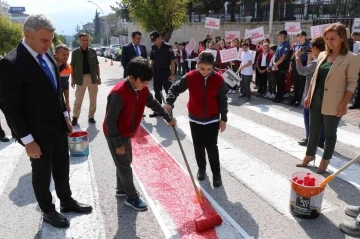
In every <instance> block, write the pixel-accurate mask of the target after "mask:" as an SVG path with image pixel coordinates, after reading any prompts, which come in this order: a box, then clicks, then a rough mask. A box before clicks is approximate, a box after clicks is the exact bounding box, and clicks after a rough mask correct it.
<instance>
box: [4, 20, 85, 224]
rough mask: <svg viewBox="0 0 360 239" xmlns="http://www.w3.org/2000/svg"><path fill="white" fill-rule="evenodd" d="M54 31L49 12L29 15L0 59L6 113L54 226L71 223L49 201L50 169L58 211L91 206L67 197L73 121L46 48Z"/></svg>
mask: <svg viewBox="0 0 360 239" xmlns="http://www.w3.org/2000/svg"><path fill="white" fill-rule="evenodd" d="M54 31H55V27H54V24H53V23H52V21H51V20H50V19H49V18H48V17H47V16H45V15H43V14H37V15H30V16H29V17H28V18H27V19H26V21H25V23H24V36H25V37H24V39H23V40H22V41H21V42H20V43H19V45H18V46H17V47H16V48H15V49H13V50H12V51H11V52H10V53H9V54H8V55H7V56H5V57H4V58H3V59H2V60H0V81H1V83H2V86H3V91H2V95H3V100H4V105H5V114H6V115H7V117H8V118H9V120H10V125H11V127H12V128H13V130H14V133H15V134H16V138H17V140H19V142H20V143H21V144H23V145H24V146H25V149H26V153H27V155H28V156H29V157H30V161H31V167H32V184H33V189H34V193H35V196H36V199H37V201H38V203H39V206H40V208H41V210H42V212H43V220H44V222H47V223H49V224H51V225H53V226H54V227H68V226H69V225H70V222H69V221H68V220H67V219H66V218H65V217H64V216H62V215H61V214H60V213H58V212H57V211H56V210H55V205H54V204H53V203H52V196H51V193H50V190H49V187H50V179H51V174H52V175H53V179H54V182H55V189H56V194H57V196H58V198H59V199H60V211H61V212H77V213H89V212H91V211H92V207H91V206H89V205H85V204H81V203H78V202H77V201H75V200H74V199H73V198H72V197H71V190H70V184H69V167H70V166H69V152H68V141H67V136H68V132H69V133H71V132H72V126H71V122H70V120H69V114H68V112H67V111H66V107H65V103H64V97H63V95H62V92H61V90H60V89H61V87H60V83H59V79H60V75H59V69H58V67H57V65H56V61H55V59H54V56H53V55H52V53H51V51H50V50H49V48H50V47H51V43H52V39H53V37H54Z"/></svg>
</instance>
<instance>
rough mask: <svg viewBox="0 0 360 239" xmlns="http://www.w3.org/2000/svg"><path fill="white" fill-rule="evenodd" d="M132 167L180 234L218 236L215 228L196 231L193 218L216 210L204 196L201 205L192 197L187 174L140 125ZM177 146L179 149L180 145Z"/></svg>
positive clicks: (192, 191) (134, 141) (186, 236)
mask: <svg viewBox="0 0 360 239" xmlns="http://www.w3.org/2000/svg"><path fill="white" fill-rule="evenodd" d="M132 146H133V147H132V148H133V168H134V170H135V172H136V174H137V176H138V180H140V181H141V183H142V184H143V185H144V186H145V188H146V192H147V193H148V195H149V196H150V197H151V198H152V200H153V201H154V202H155V204H160V207H161V209H163V210H165V211H166V213H167V214H168V215H169V216H170V218H171V220H172V222H173V223H174V224H175V226H176V228H177V231H178V233H179V234H180V236H181V237H182V238H203V239H216V238H218V236H217V233H216V231H215V229H210V230H207V231H204V232H201V233H198V232H196V230H195V222H194V220H195V219H196V218H198V217H200V216H201V215H202V214H204V215H203V216H202V217H201V218H199V219H201V220H203V219H204V218H211V217H212V216H214V215H216V214H217V212H216V211H215V210H214V208H213V207H212V206H211V204H210V203H209V201H208V200H206V198H205V197H204V196H203V199H204V203H203V205H200V204H199V202H198V201H197V200H195V198H196V196H195V192H194V188H193V186H192V184H191V180H190V177H189V176H188V175H187V174H186V173H185V172H184V171H183V169H181V168H180V166H179V165H178V164H177V163H176V162H175V161H174V159H173V158H172V157H171V156H170V155H169V154H168V153H167V152H166V151H165V150H164V149H163V148H162V147H161V146H160V145H159V144H158V143H157V142H156V141H155V140H154V139H153V138H152V137H151V136H150V135H149V134H148V133H147V132H146V131H145V130H144V129H143V128H142V127H140V128H139V131H138V133H137V135H136V136H135V137H134V138H133V140H132ZM179 150H180V149H179Z"/></svg>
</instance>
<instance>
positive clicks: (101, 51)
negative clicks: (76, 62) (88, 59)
mask: <svg viewBox="0 0 360 239" xmlns="http://www.w3.org/2000/svg"><path fill="white" fill-rule="evenodd" d="M107 49H108V47H106V46H102V47H99V49H98V51H96V53H97V55H98V56H104V53H105V51H106V50H107Z"/></svg>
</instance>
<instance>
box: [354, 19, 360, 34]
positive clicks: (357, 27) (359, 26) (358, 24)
mask: <svg viewBox="0 0 360 239" xmlns="http://www.w3.org/2000/svg"><path fill="white" fill-rule="evenodd" d="M352 32H360V18H354V23H353V26H352Z"/></svg>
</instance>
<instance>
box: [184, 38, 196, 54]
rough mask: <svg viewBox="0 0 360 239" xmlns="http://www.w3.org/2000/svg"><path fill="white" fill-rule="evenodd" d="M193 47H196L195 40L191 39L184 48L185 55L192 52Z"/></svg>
mask: <svg viewBox="0 0 360 239" xmlns="http://www.w3.org/2000/svg"><path fill="white" fill-rule="evenodd" d="M195 46H196V42H195V40H194V39H191V40H190V41H189V43H188V44H187V45H186V47H185V51H186V53H187V54H188V55H189V54H190V53H191V52H192V51H193V50H194V48H195Z"/></svg>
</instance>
